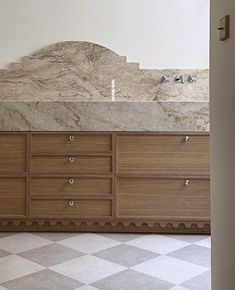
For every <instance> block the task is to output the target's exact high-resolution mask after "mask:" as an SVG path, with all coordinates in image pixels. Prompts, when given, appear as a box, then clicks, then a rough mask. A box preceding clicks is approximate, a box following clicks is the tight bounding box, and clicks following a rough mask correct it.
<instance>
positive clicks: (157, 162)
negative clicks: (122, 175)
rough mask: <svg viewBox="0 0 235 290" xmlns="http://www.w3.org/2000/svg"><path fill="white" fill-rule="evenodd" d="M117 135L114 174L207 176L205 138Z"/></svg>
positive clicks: (207, 149) (207, 156) (207, 143)
mask: <svg viewBox="0 0 235 290" xmlns="http://www.w3.org/2000/svg"><path fill="white" fill-rule="evenodd" d="M185 138H186V136H184V135H159V136H157V135H128V136H125V135H120V136H118V137H117V170H118V172H143V173H171V172H174V173H186V174H188V173H191V174H209V137H208V136H188V138H186V139H185Z"/></svg>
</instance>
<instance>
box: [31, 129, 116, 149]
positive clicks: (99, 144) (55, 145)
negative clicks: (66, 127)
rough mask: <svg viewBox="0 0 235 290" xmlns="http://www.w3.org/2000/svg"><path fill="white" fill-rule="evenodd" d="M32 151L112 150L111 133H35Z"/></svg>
mask: <svg viewBox="0 0 235 290" xmlns="http://www.w3.org/2000/svg"><path fill="white" fill-rule="evenodd" d="M32 151H33V152H36V153H53V154H59V153H62V154H63V153H66V154H67V153H68V154H76V153H77V152H81V151H85V152H107V151H112V135H111V134H76V133H71V134H70V133H69V134H33V135H32Z"/></svg>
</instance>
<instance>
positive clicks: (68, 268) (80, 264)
mask: <svg viewBox="0 0 235 290" xmlns="http://www.w3.org/2000/svg"><path fill="white" fill-rule="evenodd" d="M50 269H51V270H53V271H56V272H58V273H60V274H62V275H65V276H67V277H70V278H72V279H75V280H78V281H80V282H82V283H85V284H90V283H93V282H96V281H98V280H100V279H103V278H106V277H108V276H111V275H113V274H115V273H118V272H121V271H123V270H125V269H126V267H124V266H120V265H117V264H114V263H111V262H108V261H105V260H103V259H100V258H97V257H94V256H90V255H85V256H82V257H80V258H77V259H74V260H71V261H69V262H65V263H63V264H59V265H56V266H53V267H50Z"/></svg>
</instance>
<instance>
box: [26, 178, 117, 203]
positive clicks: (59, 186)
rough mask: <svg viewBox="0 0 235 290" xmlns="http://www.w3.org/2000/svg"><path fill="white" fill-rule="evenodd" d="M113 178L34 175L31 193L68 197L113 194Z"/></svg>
mask: <svg viewBox="0 0 235 290" xmlns="http://www.w3.org/2000/svg"><path fill="white" fill-rule="evenodd" d="M111 194H112V178H111V177H110V178H106V177H46V178H41V177H33V178H31V195H32V196H41V197H43V198H45V197H47V196H53V197H66V196H78V195H86V196H87V195H98V196H102V195H111Z"/></svg>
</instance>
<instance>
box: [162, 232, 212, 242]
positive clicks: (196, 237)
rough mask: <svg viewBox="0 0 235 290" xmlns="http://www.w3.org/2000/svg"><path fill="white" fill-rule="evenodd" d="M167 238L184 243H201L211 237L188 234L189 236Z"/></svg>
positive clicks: (169, 236) (170, 236)
mask: <svg viewBox="0 0 235 290" xmlns="http://www.w3.org/2000/svg"><path fill="white" fill-rule="evenodd" d="M165 236H166V237H168V238H173V239H176V240H180V241H184V242H187V243H196V242H199V241H201V240H204V239H206V238H207V237H209V235H192V234H188V235H165Z"/></svg>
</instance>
